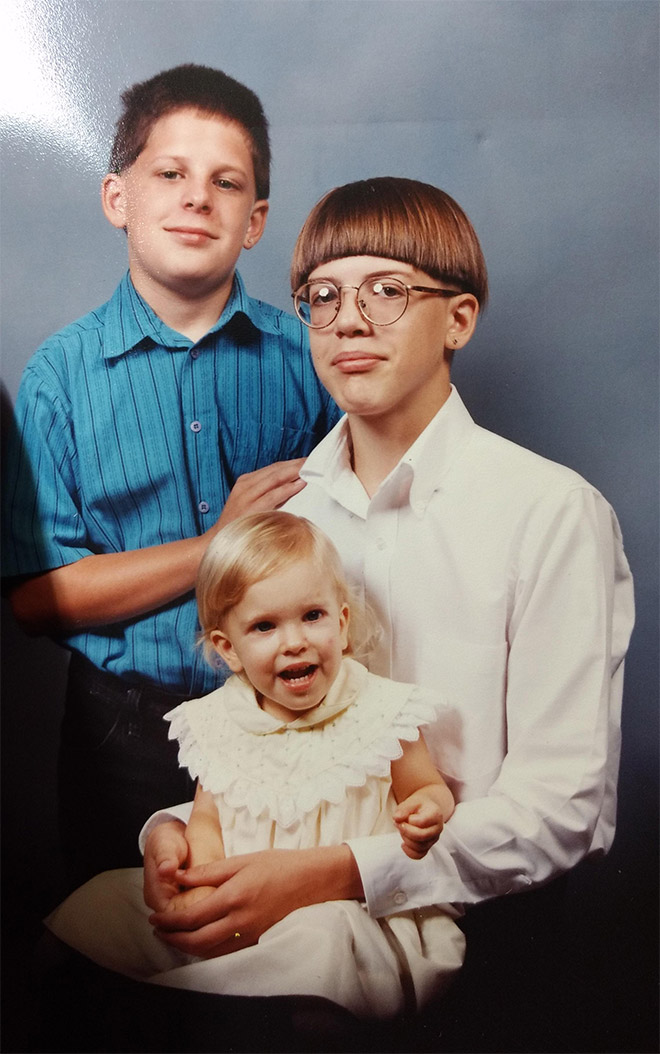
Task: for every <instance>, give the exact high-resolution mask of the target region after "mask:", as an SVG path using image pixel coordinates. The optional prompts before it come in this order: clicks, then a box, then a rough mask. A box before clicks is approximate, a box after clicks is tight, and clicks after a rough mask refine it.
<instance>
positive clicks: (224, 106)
mask: <svg viewBox="0 0 660 1054" xmlns="http://www.w3.org/2000/svg"><path fill="white" fill-rule="evenodd" d="M121 100H122V103H123V111H122V113H121V114H120V116H119V119H118V121H117V124H116V130H115V137H114V140H113V143H112V150H111V153H110V163H109V169H108V170H109V171H110V172H115V173H120V172H122V171H123V170H124V169H126V168H129V167H130V166H131V165H132V164H133V162H134V161H135V160H136V158H137V157H138V156H139V155H140V154H141V153H142V151H143V150H144V148H145V145H146V142H147V139H148V138H149V134H150V133H151V130H152V128H153V126H154V124H155V123H156V121H158V120H159V119H160V118H161V117H165V116H166V115H167V114H169V113H173V112H174V111H175V110H184V109H193V110H199V111H200V113H204V114H209V115H211V116H213V117H221V118H224V120H226V121H232V122H233V123H234V124H237V125H239V126H240V127H241V128H242V129H243V131H244V132H245V135H246V136H247V139H248V143H249V146H250V153H251V154H252V164H253V167H254V181H255V184H256V190H257V198H267V197H268V195H269V193H270V141H269V135H268V121H267V119H266V116H265V114H264V111H263V107H262V105H261V102H260V101H259V98H258V97H257V96H256V95H255V93H254V92H253V91H251V90H250V89H249V88H246V86H245V85H244V84H241V83H240V82H239V81H237V80H234V78H233V77H230V76H228V75H227V74H226V73H223V72H222V70H215V69H212V68H211V67H210V66H198V65H195V64H194V63H186V64H184V65H182V66H175V67H174V68H173V69H170V70H163V72H162V73H157V74H156V76H155V77H151V78H150V79H149V80H146V81H141V82H140V83H138V84H134V85H132V87H130V88H127V89H126V91H124V92H122V95H121Z"/></svg>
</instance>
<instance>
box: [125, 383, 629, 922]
mask: <svg viewBox="0 0 660 1054" xmlns="http://www.w3.org/2000/svg"><path fill="white" fill-rule="evenodd" d="M301 475H302V476H303V477H304V479H305V480H306V482H307V486H306V487H305V489H304V490H303V491H301V492H300V493H299V494H297V495H296V496H295V497H293V498H292V499H291V500H290V501H289V502H287V504H286V506H285V507H286V509H287V511H290V512H293V513H296V514H298V515H301V516H306V517H307V518H308V519H310V520H313V521H314V523H316V524H318V525H319V526H320V527H321V528H322V529H324V530H325V531H326V532H327V534H328V535H329V536H330V537H331V538H332V540H333V541H334V543H335V545H336V546H337V548H338V549H339V552H340V554H341V557H342V560H343V562H344V565H345V567H346V570H347V573H348V575H349V577H350V579H351V580H352V582H353V583H354V584H355V585H356V586H357V587H358V589H359V590H360V591H361V592H362V594H363V596H364V598H365V599H366V600H367V601H368V602H369V603H370V604H371V605H372V607H373V608H374V609H375V612H376V615H377V616H378V618H379V619H380V622H381V623H382V625H383V627H384V632H383V636H382V638H381V640H380V642H379V646H378V648H377V651H376V653H375V655H374V656H373V658H372V659H371V660H370V661H369V663H368V665H369V668H370V669H371V670H372V672H374V673H377V674H381V675H384V676H389V677H392V678H394V679H395V680H399V681H406V682H411V683H417V684H421V685H423V686H425V687H428V688H430V689H432V690H434V691H439V692H440V693H441V694H442V695H443V696H444V698H445V700H446V701H447V702H448V703H449V710H448V712H447V713H446V714H445V715H444V716H443V717H442V718H441V719H440V720H439V721H438V722H437V724H436V726H435V727H434V728H433V729H432V730H426V731H425V738H426V740H427V743H428V746H429V749H430V751H431V753H432V755H433V757H434V760H435V762H436V764H437V766H438V768H439V770H440V771H441V772H442V774H443V775H444V777H445V779H446V780H447V782H448V784H449V785H450V787H451V788H452V790H453V792H454V794H455V797H456V799H457V802H458V804H457V807H456V810H455V812H454V815H453V816H452V818H451V819H450V820H449V822H448V823H447V824H446V826H445V829H444V831H443V833H442V835H441V837H440V840H439V842H438V843H437V844H436V845H435V846H434V847H433V849H432V850H431V851H430V852H429V853H428V854H427V855H426V857H425V858H424V859H423V860H421V861H413V860H410V859H409V858H408V857H407V856H406V855H405V854H404V853H403V852H402V850H401V847H400V844H399V843H400V840H399V838H398V836H397V835H396V834H395V835H374V836H371V837H367V838H356V839H351V840H349V842H348V844H349V845H350V848H351V850H352V852H353V854H354V856H355V858H356V861H357V865H358V868H359V870H360V875H361V878H362V882H363V886H364V891H365V898H366V902H367V907H368V910H369V912H370V913H371V914H372V915H375V916H381V915H387V914H390V913H391V912H392V911H393V910H399V911H400V910H404V909H409V908H414V907H420V906H426V905H430V904H441V903H445V902H453V903H456V904H461V903H464V904H470V903H474V902H477V901H480V900H483V899H486V898H489V897H492V896H497V895H500V894H505V893H509V892H514V891H517V890H521V889H525V888H529V887H531V886H534V885H538V884H541V883H543V882H546V881H548V880H549V879H551V878H552V877H554V876H555V875H557V874H559V873H561V872H563V871H565V870H567V869H569V868H570V867H572V866H573V865H574V864H576V863H578V861H579V860H581V859H582V858H583V857H585V856H586V855H588V854H590V853H598V852H605V851H607V849H609V847H610V845H611V842H612V838H613V835H614V827H615V819H616V781H617V774H618V765H619V750H620V715H621V694H622V683H623V659H624V655H625V653H626V650H627V647H628V641H629V638H630V633H631V630H632V626H633V621H634V600H633V589H632V577H631V574H630V569H629V567H628V563H627V561H626V557H625V554H624V552H623V547H622V542H621V533H620V530H619V525H618V523H617V520H616V516H615V514H614V512H613V510H612V509H611V507H610V506H609V505H608V503H607V502H606V501H605V499H604V498H603V497H602V495H601V494H599V493H598V491H596V490H595V489H594V488H593V487H592V486H591V485H590V484H588V483H586V482H585V480H583V479H582V478H581V477H580V476H578V475H577V474H576V473H575V472H573V471H571V470H570V469H568V468H565V467H563V466H561V465H557V464H554V463H553V462H550V461H547V460H545V459H544V458H542V457H539V456H538V455H537V454H534V453H532V452H530V451H528V450H525V449H523V448H522V447H519V446H516V445H515V444H513V443H511V442H509V441H508V440H506V439H502V438H501V437H499V436H496V435H494V434H493V433H491V432H487V431H486V430H485V429H483V428H480V427H478V426H477V425H475V424H474V422H473V421H472V419H471V417H470V415H469V413H468V412H467V410H466V408H465V406H464V404H463V402H462V401H461V398H460V396H459V394H458V392H457V391H456V390H455V389H452V393H451V395H450V397H449V399H448V400H447V402H446V403H445V404H444V406H443V407H442V409H441V410H440V411H439V412H438V414H437V415H436V417H435V418H434V419H433V420H432V421H431V423H430V424H429V425H428V427H427V428H426V429H425V430H424V432H423V433H422V434H421V435H420V436H419V438H418V439H417V440H416V441H415V443H414V444H413V446H412V447H411V448H410V449H409V450H408V452H407V453H406V454H405V456H404V457H403V458H402V459H401V461H400V463H399V464H398V465H397V467H396V468H395V469H394V470H393V471H392V472H391V473H390V475H389V476H388V477H387V479H385V480H384V481H383V483H382V484H381V486H380V487H379V489H378V491H377V492H376V494H374V496H373V497H372V498H371V499H369V497H368V495H367V493H366V492H365V490H364V488H363V487H362V485H361V484H360V482H359V480H358V479H357V477H356V476H355V474H354V473H353V471H352V469H351V465H350V456H349V447H348V422H347V419H346V418H344V419H342V420H341V421H340V422H339V424H338V425H336V426H335V428H334V429H333V430H332V431H331V432H330V433H329V434H328V435H327V436H326V438H325V439H324V440H322V441H321V443H320V444H319V445H318V446H317V447H316V449H315V450H314V451H313V452H312V453H311V454H310V455H309V457H308V459H307V461H306V462H305V465H304V468H303V471H302V473H301ZM170 814H171V815H178V816H179V817H181V818H184V816H185V810H179V809H177V810H171V813H170ZM165 818H167V817H166V816H164V815H163V814H159V815H158V816H157V817H156V818H154V820H152V821H150V822H149V823H148V824H147V825H146V827H145V829H144V831H143V835H142V838H141V842H142V844H144V839H145V837H146V835H147V834H148V832H149V830H150V829H151V826H152V824H153V823H154V822H158V820H162V819H165Z"/></svg>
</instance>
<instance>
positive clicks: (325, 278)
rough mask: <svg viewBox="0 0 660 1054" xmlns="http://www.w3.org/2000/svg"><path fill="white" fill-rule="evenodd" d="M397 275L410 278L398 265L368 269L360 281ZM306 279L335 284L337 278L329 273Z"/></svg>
mask: <svg viewBox="0 0 660 1054" xmlns="http://www.w3.org/2000/svg"><path fill="white" fill-rule="evenodd" d="M344 259H350V257H344ZM398 276H401V277H402V278H412V275H411V274H408V273H407V272H406V271H402V270H401V269H400V268H398V267H388V268H387V269H386V270H382V271H369V273H368V274H366V275H364V277H363V278H362V281H363V282H366V281H367V279H368V278H388V277H392V278H396V277H398ZM307 281H308V282H332V284H333V285H337V280H336V279H335V278H332V277H331V276H330V275H319V276H318V277H317V278H308V279H307Z"/></svg>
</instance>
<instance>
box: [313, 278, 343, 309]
mask: <svg viewBox="0 0 660 1054" xmlns="http://www.w3.org/2000/svg"><path fill="white" fill-rule="evenodd" d="M338 296H339V293H338V292H337V290H336V288H335V287H334V286H333V285H328V284H325V283H323V284H321V285H313V286H310V288H309V303H310V306H311V307H327V305H328V304H334V302H335V301H336V299H337V297H338Z"/></svg>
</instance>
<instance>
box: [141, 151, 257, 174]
mask: <svg viewBox="0 0 660 1054" xmlns="http://www.w3.org/2000/svg"><path fill="white" fill-rule="evenodd" d="M152 163H153V164H154V165H165V164H175V165H187V164H190V158H189V157H187V156H183V155H180V154H157V155H156V157H154V159H153V162H152ZM213 171H214V172H235V173H237V174H239V173H242V172H244V171H245V169H243V168H241V167H240V166H239V165H235V164H233V163H231V162H223V163H222V164H220V165H216V166H215V168H214V170H213Z"/></svg>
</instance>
